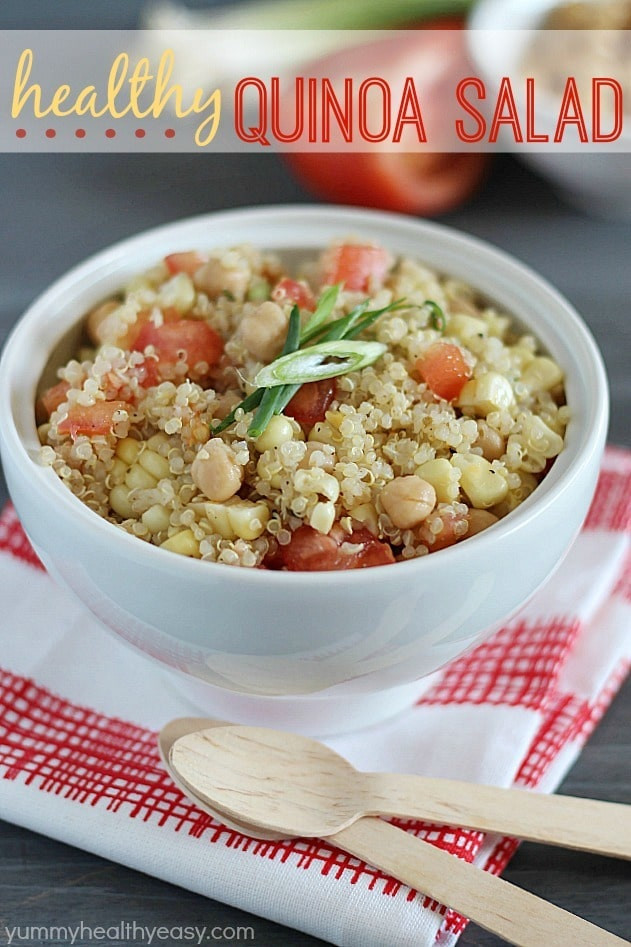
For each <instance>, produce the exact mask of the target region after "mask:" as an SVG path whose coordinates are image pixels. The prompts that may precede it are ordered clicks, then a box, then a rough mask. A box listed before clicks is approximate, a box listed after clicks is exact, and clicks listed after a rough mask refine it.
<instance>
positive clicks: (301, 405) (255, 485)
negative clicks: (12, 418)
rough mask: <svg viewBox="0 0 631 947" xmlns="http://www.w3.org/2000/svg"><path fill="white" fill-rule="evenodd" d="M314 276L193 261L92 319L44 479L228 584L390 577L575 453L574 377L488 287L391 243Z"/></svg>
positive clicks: (134, 284) (318, 267)
mask: <svg viewBox="0 0 631 947" xmlns="http://www.w3.org/2000/svg"><path fill="white" fill-rule="evenodd" d="M312 256H313V258H312V259H309V260H305V262H304V263H303V264H302V265H301V267H300V268H299V270H298V271H296V272H292V273H288V272H287V269H286V267H285V266H284V265H283V262H282V259H281V258H280V257H279V256H277V255H275V254H270V253H266V252H263V251H259V250H257V249H254V248H252V247H250V246H240V247H236V248H231V249H227V250H212V251H210V252H201V251H190V252H179V253H173V254H171V255H169V256H167V257H166V258H165V259H164V260H163V261H161V262H160V263H158V264H157V265H156V266H155V267H154V268H153V269H151V270H149V271H148V272H146V273H144V274H142V275H139V276H138V277H137V278H135V279H133V280H132V281H131V282H130V283H129V285H127V286H126V287H125V288H124V289H122V290H121V292H120V293H118V294H117V295H116V296H112V297H111V298H109V299H106V300H104V301H102V302H101V303H100V304H99V305H98V306H97V307H96V308H94V309H93V310H92V311H90V312H89V313H86V317H85V330H84V343H85V344H84V346H83V347H82V348H81V349H80V350H78V351H77V352H76V357H75V358H73V359H72V360H71V361H69V362H67V364H65V365H63V366H60V367H59V368H58V370H57V376H58V379H59V381H58V382H57V383H56V384H55V385H53V387H51V388H48V389H47V390H45V391H43V392H42V394H41V395H40V397H39V399H38V402H37V408H36V413H37V422H38V425H39V427H38V433H39V437H40V442H41V444H42V447H41V451H40V460H41V463H43V464H45V465H47V466H51V467H52V468H53V470H54V471H55V473H56V474H57V475H58V476H59V477H60V478H61V480H62V481H63V482H64V483H65V484H66V486H67V487H68V488H69V489H70V490H71V491H72V492H73V493H74V494H75V496H77V497H78V498H79V499H80V500H81V501H82V502H83V503H84V504H85V505H86V506H88V507H89V508H90V509H91V510H93V511H94V513H95V514H98V515H99V516H101V517H104V518H105V519H106V520H108V521H109V522H110V523H113V524H115V525H116V526H117V527H119V528H120V529H123V530H125V531H126V532H128V533H130V534H131V535H133V536H136V537H137V538H138V540H139V541H140V540H142V541H145V542H149V543H152V544H154V545H156V546H161V547H162V548H163V549H165V550H170V551H171V552H173V553H178V554H180V555H184V556H189V557H192V558H196V559H202V560H204V561H207V562H219V563H225V564H227V565H237V566H245V567H249V568H266V569H275V570H280V569H282V570H290V571H304V570H311V571H316V570H334V569H355V568H363V567H367V566H376V565H385V564H389V563H395V562H400V561H404V560H408V559H414V558H419V557H422V556H426V555H428V554H433V553H434V552H436V551H440V550H442V549H444V548H446V547H448V546H451V545H453V544H455V543H458V542H462V541H466V540H467V539H469V538H470V537H472V536H474V535H475V534H477V533H479V532H481V531H482V530H485V529H488V528H492V527H493V525H494V524H495V523H496V522H498V521H499V520H500V519H502V518H503V517H504V516H506V515H507V514H509V513H510V512H511V511H512V510H514V509H515V508H516V507H517V506H519V504H520V503H522V502H523V501H524V500H525V499H526V498H527V497H528V496H529V494H530V493H532V491H533V490H535V489H536V487H537V485H538V483H539V482H540V481H541V480H542V478H543V477H544V476H545V475H546V473H547V471H548V469H549V468H550V466H551V464H552V463H553V461H554V458H555V457H556V456H557V455H558V454H559V453H560V452H561V451H562V450H563V444H564V434H565V428H566V425H567V422H568V418H569V412H568V408H567V406H566V403H565V392H564V385H563V373H562V371H561V369H560V367H559V366H558V365H557V364H556V363H555V361H554V360H553V359H552V358H550V357H549V356H548V355H547V354H545V353H543V352H541V351H540V348H539V345H538V342H537V340H536V339H535V338H533V336H532V335H529V334H527V333H525V332H524V329H523V327H520V326H518V325H516V324H515V322H514V320H513V319H512V318H511V315H510V314H507V313H504V312H501V311H498V310H497V309H496V308H495V307H493V306H492V305H490V304H489V303H488V301H485V299H484V298H483V297H482V296H480V294H479V293H478V292H477V291H476V290H474V289H473V288H471V287H469V286H467V285H464V284H463V283H462V282H459V281H457V280H455V279H452V278H450V277H448V276H444V275H441V274H439V273H436V272H434V271H433V270H432V269H430V268H428V267H427V266H426V265H424V264H423V263H422V262H419V261H417V260H413V259H407V258H401V257H396V256H394V255H392V254H390V253H389V252H388V251H387V250H386V249H384V248H383V247H380V246H378V245H376V244H370V243H366V242H358V241H354V240H350V239H348V240H345V241H338V242H335V243H332V244H331V245H330V246H329V247H328V248H326V249H325V250H324V251H322V252H321V253H319V254H315V253H314V254H313V255H312Z"/></svg>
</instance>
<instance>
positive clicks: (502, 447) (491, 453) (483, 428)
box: [472, 421, 506, 460]
mask: <svg viewBox="0 0 631 947" xmlns="http://www.w3.org/2000/svg"><path fill="white" fill-rule="evenodd" d="M477 424H478V436H477V438H476V439H475V441H474V443H473V445H472V446H473V447H481V448H482V456H483V457H484V458H485V459H486V460H499V459H500V457H502V456H503V455H504V454H505V453H506V443H505V442H504V438H503V437H502V435H501V434H498V432H497V431H496V430H494V429H493V428H492V427H491V426H490V424H487V422H486V421H478V422H477Z"/></svg>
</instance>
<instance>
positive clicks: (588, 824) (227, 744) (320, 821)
mask: <svg viewBox="0 0 631 947" xmlns="http://www.w3.org/2000/svg"><path fill="white" fill-rule="evenodd" d="M171 762H172V764H173V766H174V767H175V769H176V770H177V771H178V772H179V773H180V775H181V776H182V777H183V778H184V780H185V781H186V782H187V783H189V784H190V783H191V780H190V778H189V776H187V773H188V774H189V775H190V773H191V772H193V774H194V779H195V786H196V789H197V792H200V791H201V792H203V793H204V794H206V795H207V796H208V797H209V798H211V799H212V801H213V805H215V806H218V807H219V808H220V809H221V810H222V811H223V812H224V813H225V814H226V815H231V816H232V817H233V818H234V819H237V820H239V821H243V820H245V821H247V822H253V823H256V825H258V826H259V827H260V828H261V829H265V830H266V831H267V832H270V833H279V834H280V833H282V832H289V833H290V834H292V835H301V834H303V835H310V836H317V837H320V838H326V837H327V836H329V835H333V834H334V833H336V832H339V831H340V830H341V829H344V828H347V827H348V826H349V825H352V824H353V823H354V822H356V821H357V820H358V819H360V818H362V817H363V816H366V815H382V816H400V817H403V818H411V819H412V818H413V819H423V820H425V821H429V822H438V823H440V824H441V825H456V826H460V827H462V828H471V829H479V830H481V831H485V832H498V833H500V834H502V835H514V836H516V837H517V838H520V839H525V840H528V841H534V842H545V843H548V844H551V845H561V846H564V847H566V848H573V849H578V850H582V851H588V852H598V853H600V854H604V855H612V856H615V857H617V858H631V806H626V805H620V804H617V803H611V802H598V801H596V800H593V799H577V798H573V797H571V796H556V795H544V794H540V793H535V792H529V791H528V790H520V789H501V788H498V787H495V786H479V785H477V784H475V783H465V782H457V781H455V780H449V779H434V778H426V777H422V776H413V775H401V774H391V773H362V772H359V771H358V770H356V769H355V768H354V767H353V766H351V764H350V763H349V762H348V761H347V760H345V759H343V758H342V757H341V756H339V755H338V754H337V753H335V752H334V751H333V750H331V749H329V748H328V747H326V746H324V744H322V743H318V742H316V741H315V740H309V739H307V738H306V737H301V736H298V735H297V734H291V733H281V732H279V731H276V730H267V729H263V728H259V727H240V726H230V727H222V728H221V729H217V730H215V729H213V730H207V731H205V732H201V733H200V732H197V733H190V732H189V733H188V735H187V736H186V738H185V740H176V741H175V743H174V744H173V748H172V751H171ZM210 764H212V765H210ZM237 783H238V786H239V790H240V795H239V797H238V806H239V809H238V811H237V810H235V809H234V805H235V796H234V787H235V786H236V785H237Z"/></svg>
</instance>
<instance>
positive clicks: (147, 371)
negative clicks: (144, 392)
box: [129, 358, 161, 388]
mask: <svg viewBox="0 0 631 947" xmlns="http://www.w3.org/2000/svg"><path fill="white" fill-rule="evenodd" d="M132 372H133V374H134V375H135V376H136V378H137V379H138V384H139V385H140V387H141V388H152V387H153V386H154V385H159V384H160V380H161V379H160V371H159V368H158V363H157V361H156V360H155V358H145V360H144V362H143V363H142V365H135V366H134V367H133V368H130V369H129V373H130V374H131V373H132Z"/></svg>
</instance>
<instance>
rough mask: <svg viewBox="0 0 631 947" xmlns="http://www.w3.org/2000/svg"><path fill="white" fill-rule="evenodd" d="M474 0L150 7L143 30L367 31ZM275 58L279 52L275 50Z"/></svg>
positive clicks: (445, 12) (292, 0)
mask: <svg viewBox="0 0 631 947" xmlns="http://www.w3.org/2000/svg"><path fill="white" fill-rule="evenodd" d="M472 6H473V0H263V2H259V3H252V2H244V3H234V4H231V5H230V6H229V7H217V8H215V9H214V10H189V9H187V8H186V7H184V6H181V5H180V4H177V3H170V2H157V3H148V4H147V6H146V8H145V10H144V12H143V17H142V21H141V27H142V28H144V29H180V30H186V29H198V30H213V29H214V30H371V29H387V28H388V27H391V26H392V27H396V26H400V25H405V26H409V25H410V24H411V23H414V22H415V21H417V20H424V19H427V18H429V17H435V16H456V15H458V14H462V13H466V12H467V11H468V10H469V9H470V8H471V7H472ZM274 52H275V53H276V54H278V53H280V52H281V50H278V49H277V50H275V51H274Z"/></svg>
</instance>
